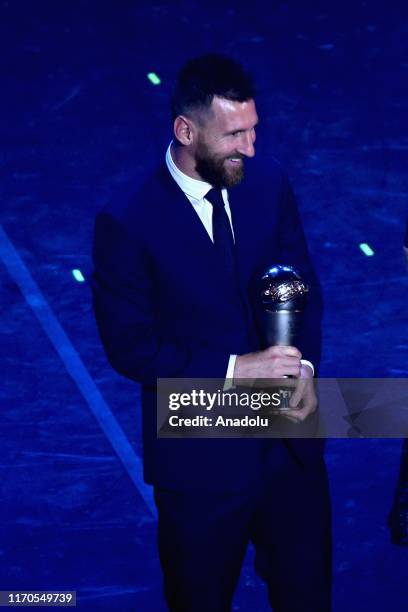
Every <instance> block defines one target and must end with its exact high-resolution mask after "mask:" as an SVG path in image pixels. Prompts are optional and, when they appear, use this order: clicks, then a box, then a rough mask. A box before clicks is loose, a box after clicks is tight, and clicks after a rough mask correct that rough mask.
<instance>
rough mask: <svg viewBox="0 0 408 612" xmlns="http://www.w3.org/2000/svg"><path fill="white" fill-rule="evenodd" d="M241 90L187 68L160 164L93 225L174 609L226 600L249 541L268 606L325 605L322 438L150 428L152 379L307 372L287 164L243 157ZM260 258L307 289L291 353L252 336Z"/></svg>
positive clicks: (115, 362)
mask: <svg viewBox="0 0 408 612" xmlns="http://www.w3.org/2000/svg"><path fill="white" fill-rule="evenodd" d="M254 96H255V91H254V86H253V81H252V78H251V77H250V76H249V75H248V74H247V73H246V72H245V70H244V69H243V67H242V66H241V64H240V63H238V62H236V61H235V60H232V59H230V58H227V57H224V56H220V55H214V54H211V55H206V56H202V57H199V58H196V59H193V60H190V61H189V62H187V64H186V65H185V66H184V67H183V68H182V69H181V71H180V73H179V76H178V80H177V83H176V86H175V89H174V93H173V97H172V113H173V134H174V136H173V140H172V142H171V143H170V145H169V147H168V149H167V153H166V156H165V160H164V163H162V164H161V165H160V167H159V168H158V170H157V171H156V172H155V173H154V174H153V175H152V176H151V177H149V178H148V179H147V180H146V181H145V182H144V183H143V184H142V185H140V188H139V189H138V190H137V192H136V193H133V194H131V195H130V196H129V197H128V198H126V199H123V198H122V199H121V198H116V200H115V201H113V202H112V203H111V204H110V205H109V206H107V207H106V208H105V209H104V210H103V211H101V212H100V213H99V214H98V216H97V219H96V225H95V242H94V266H95V268H94V274H93V292H94V308H95V314H96V319H97V323H98V327H99V331H100V335H101V339H102V342H103V345H104V348H105V351H106V353H107V356H108V358H109V360H110V362H111V364H112V366H113V367H114V368H115V370H117V371H118V372H119V373H120V374H122V375H124V376H126V377H128V378H130V379H131V380H134V381H136V382H138V383H140V384H141V385H142V413H143V444H144V476H145V480H146V482H147V483H150V484H152V485H153V487H154V495H155V501H156V504H157V508H158V545H159V555H160V562H161V566H162V569H163V574H164V592H165V598H166V601H167V604H168V607H169V609H170V610H174V611H179V612H181V611H185V612H204V611H205V612H208V611H210V610H211V611H212V612H227V611H228V610H230V609H231V602H232V598H233V593H234V589H235V586H236V584H237V581H238V578H239V573H240V568H241V565H242V562H243V558H244V556H245V551H246V549H247V545H248V543H249V541H252V542H253V544H254V547H255V553H256V560H255V567H256V571H257V572H258V574H259V575H260V576H261V577H262V579H263V580H264V581H265V583H266V585H267V588H268V595H269V600H270V602H271V605H272V606H273V609H274V610H275V611H277V612H289V611H290V612H296V611H298V612H304V611H305V610H310V611H311V610H313V612H328V611H329V610H330V590H331V586H330V584H331V528H330V502H329V494H328V484H327V473H326V467H325V464H324V460H323V443H322V441H321V440H312V439H303V440H297V439H293V440H287V439H265V438H263V439H257V438H253V437H251V438H245V439H203V438H196V439H158V438H157V435H156V385H157V378H172V377H175V378H226V379H231V380H232V381H234V380H238V379H248V378H250V379H256V378H261V379H268V378H281V377H283V376H292V377H297V378H299V379H303V378H305V379H307V378H312V377H313V366H314V368H317V367H318V363H319V358H320V319H321V302H320V293H319V289H318V282H317V279H316V276H315V272H314V269H313V266H312V263H311V260H310V256H309V253H308V249H307V246H306V241H305V237H304V234H303V229H302V225H301V222H300V218H299V214H298V211H297V207H296V202H295V199H294V196H293V192H292V189H291V185H290V183H289V180H288V177H287V174H286V172H285V171H284V170H283V169H282V167H281V165H280V164H279V163H278V162H277V161H276V160H275V159H274V158H271V159H268V160H267V165H266V166H265V165H264V169H263V171H262V170H260V169H259V168H257V167H256V164H255V162H252V160H251V161H250V158H253V157H254V155H255V135H256V129H257V124H258V115H257V111H256V106H255V101H254ZM247 166H248V167H247ZM244 169H245V178H244ZM273 263H283V264H287V265H293V266H295V267H296V268H297V269H298V270H299V271H300V272H301V274H302V276H303V278H304V279H305V280H306V282H307V283H308V284H309V285H310V286H311V296H312V299H311V300H309V305H308V308H307V311H306V313H305V319H304V326H303V335H302V338H301V339H300V341H299V346H297V347H284V346H274V347H269V348H264V347H263V344H262V338H261V335H260V331H259V325H258V322H257V318H256V308H255V302H256V297H255V295H254V287H255V284H256V280H257V279H258V278H259V274H260V273H261V272H263V271H264V270H265V269H266V268H267V267H268V266H270V265H271V264H273ZM302 357H304V358H305V359H304V360H303V359H302ZM306 360H308V361H306ZM315 409H316V404H315V402H314V400H313V398H310V397H309V398H308V397H303V404H302V407H300V405H299V406H296V405H295V406H292V409H291V410H290V411H289V412H288V413H287V414H288V417H291V418H292V419H294V420H299V421H303V420H305V419H307V418H309V416H312V413H313V412H314V411H315Z"/></svg>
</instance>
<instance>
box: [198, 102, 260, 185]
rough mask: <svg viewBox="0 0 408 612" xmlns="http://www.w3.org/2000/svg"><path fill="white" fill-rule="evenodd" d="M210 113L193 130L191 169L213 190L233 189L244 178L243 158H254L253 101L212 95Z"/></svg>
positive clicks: (254, 117) (255, 122) (255, 120)
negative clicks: (193, 163) (212, 186)
mask: <svg viewBox="0 0 408 612" xmlns="http://www.w3.org/2000/svg"><path fill="white" fill-rule="evenodd" d="M211 111H212V113H211V114H210V116H209V117H208V118H205V120H204V123H203V125H202V126H199V127H198V128H197V139H196V146H195V150H194V159H195V162H196V167H195V169H196V171H197V173H198V174H199V175H200V176H201V178H202V179H203V180H205V181H207V182H208V183H211V184H212V185H214V186H215V187H234V185H237V184H238V183H239V182H240V181H241V180H242V178H243V176H244V159H245V158H246V157H253V156H254V155H255V149H254V142H255V138H256V136H255V126H256V125H257V123H258V116H257V114H256V108H255V102H254V101H253V100H248V101H247V102H233V101H231V100H226V99H225V98H219V97H217V96H215V97H214V99H213V101H212V105H211Z"/></svg>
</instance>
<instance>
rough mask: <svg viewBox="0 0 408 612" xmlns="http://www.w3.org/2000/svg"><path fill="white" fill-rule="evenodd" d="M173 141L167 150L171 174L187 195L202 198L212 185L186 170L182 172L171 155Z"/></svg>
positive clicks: (167, 161) (167, 160)
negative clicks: (187, 172)
mask: <svg viewBox="0 0 408 612" xmlns="http://www.w3.org/2000/svg"><path fill="white" fill-rule="evenodd" d="M172 143H173V141H171V142H170V144H169V146H168V147H167V151H166V164H167V168H168V169H169V172H170V174H171V176H172V177H173V179H174V180H175V181H176V183H177V185H178V186H179V187H180V189H181V190H182V191H183V192H184V193H185V194H186V195H188V196H190V197H191V198H193V199H194V200H202V199H203V198H204V197H205V195H206V194H207V193H208V192H209V191H210V189H212V185H211V184H210V183H207V182H206V181H199V180H198V179H195V178H192V177H191V176H188V175H187V174H184V172H182V171H181V170H180V168H178V167H177V166H176V164H175V163H174V160H173V158H172V156H171V145H172ZM224 191H226V190H224V189H223V190H222V192H223V194H224Z"/></svg>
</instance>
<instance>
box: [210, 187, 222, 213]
mask: <svg viewBox="0 0 408 612" xmlns="http://www.w3.org/2000/svg"><path fill="white" fill-rule="evenodd" d="M205 199H206V200H208V201H209V202H211V204H212V205H213V208H218V209H220V208H221V209H223V208H224V206H225V204H224V200H223V199H222V193H221V189H216V188H214V187H213V189H210V191H209V192H208V193H207V194H206V196H205Z"/></svg>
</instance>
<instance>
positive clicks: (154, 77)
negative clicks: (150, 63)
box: [147, 72, 161, 85]
mask: <svg viewBox="0 0 408 612" xmlns="http://www.w3.org/2000/svg"><path fill="white" fill-rule="evenodd" d="M147 78H148V79H149V81H150V82H151V83H153V85H160V83H161V80H160V79H159V77H158V76H157V74H156V73H155V72H149V74H148V75H147Z"/></svg>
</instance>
